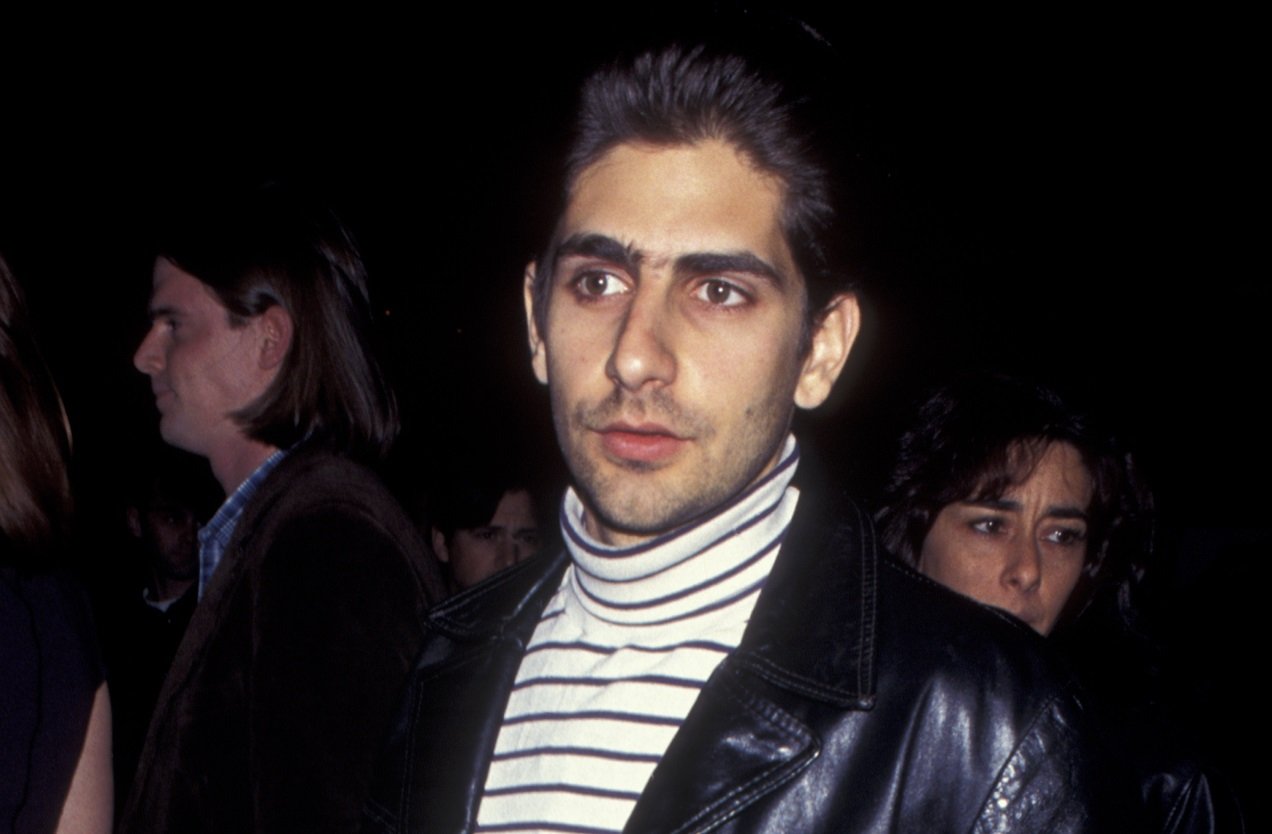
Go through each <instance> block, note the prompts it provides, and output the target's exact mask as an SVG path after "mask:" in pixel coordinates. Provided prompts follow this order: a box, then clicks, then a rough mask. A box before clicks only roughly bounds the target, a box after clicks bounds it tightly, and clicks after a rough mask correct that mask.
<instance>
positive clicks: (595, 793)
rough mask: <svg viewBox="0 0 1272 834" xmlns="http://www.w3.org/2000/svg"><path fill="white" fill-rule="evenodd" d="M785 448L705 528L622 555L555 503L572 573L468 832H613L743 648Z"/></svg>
mask: <svg viewBox="0 0 1272 834" xmlns="http://www.w3.org/2000/svg"><path fill="white" fill-rule="evenodd" d="M798 460H799V450H798V447H797V445H796V443H795V439H794V438H793V437H789V438H787V441H786V446H785V447H784V449H783V452H782V456H781V459H780V462H779V464H778V465H777V466H776V467H775V468H774V470H773V471H772V472H770V473H769V474H768V475H766V476H765V477H764V478H763V479H761V480H760V481H759V482H757V483H756V484H754V485H753V486H752V487H750V488H749V489H748V490H747V491H746V492H745V493H743V494H742V495H740V496H738V497H737V498H736V499H734V500H733V501H731V502H729V504H727V505H726V506H724V507H723V508H721V509H720V510H719V511H718V512H717V513H716V514H714V515H712V516H711V517H710V518H707V519H704V520H702V521H699V522H696V523H694V524H692V525H689V526H686V527H684V528H681V529H679V530H675V531H673V532H672V533H669V534H666V535H663V536H660V537H658V538H657V539H654V540H652V541H649V542H646V543H643V544H641V545H638V546H636V547H630V548H613V547H607V546H605V545H603V544H600V543H599V542H597V541H596V540H595V539H593V538H592V537H591V536H589V535H588V534H587V531H586V529H585V527H584V522H583V513H584V507H583V504H582V502H581V501H580V500H579V499H578V497H577V496H576V495H575V494H574V492H573V490H571V491H570V492H568V493H567V494H566V498H565V502H564V506H563V509H562V531H563V533H564V536H565V541H566V546H567V547H568V548H569V550H570V555H571V557H572V564H571V565H570V567H569V568H567V569H566V572H565V577H564V579H563V580H562V583H561V587H560V588H559V589H558V590H557V593H556V595H555V596H554V597H553V598H552V600H551V602H550V603H549V604H548V606H547V608H546V609H545V611H544V613H543V617H542V618H541V619H540V621H539V625H538V627H537V628H536V629H535V632H534V636H533V637H532V638H531V640H530V644H529V646H528V648H527V651H526V655H525V658H524V659H523V660H522V662H521V667H520V669H519V670H518V672H517V679H516V683H515V685H514V686H513V690H512V693H511V695H510V697H509V700H508V706H507V709H506V711H505V713H504V721H503V726H502V727H501V729H500V732H499V738H498V741H497V742H496V744H495V753H494V758H493V760H492V762H491V768H490V773H489V775H488V777H487V779H486V787H485V793H484V795H483V797H482V803H481V807H480V809H479V812H478V830H480V831H490V832H495V831H499V832H504V831H509V832H510V831H520V832H524V831H560V832H615V831H620V830H622V828H623V825H624V824H625V823H626V822H627V818H628V817H629V816H630V815H631V811H632V807H633V806H634V805H635V803H636V800H637V798H638V797H639V796H640V792H641V790H643V789H644V786H645V783H646V782H648V781H649V776H650V774H651V773H652V772H653V770H654V767H655V766H656V765H657V764H658V762H659V760H660V759H661V758H662V756H663V754H664V753H665V752H666V750H667V746H668V745H669V744H670V743H671V739H672V737H673V736H674V735H675V734H676V731H677V729H679V727H680V724H681V723H682V722H683V721H684V718H685V716H686V715H687V714H688V712H689V709H690V707H692V706H693V703H694V701H695V700H696V699H697V697H698V692H699V691H700V690H701V688H702V685H703V683H705V682H706V680H707V678H708V677H710V675H711V673H712V672H713V671H714V670H715V668H716V666H717V665H719V663H720V661H721V660H723V659H724V657H725V655H727V654H728V653H729V652H730V651H731V650H732V649H734V648H735V647H736V646H737V645H738V643H739V641H740V640H741V639H742V632H743V631H744V630H745V628H746V624H747V622H748V620H749V618H750V616H751V611H752V610H753V609H754V607H755V602H756V599H757V598H758V597H759V593H760V590H761V588H762V587H763V585H764V581H765V579H767V577H768V574H769V571H770V569H771V568H772V566H773V560H774V559H775V558H776V556H777V552H778V549H779V548H780V546H781V543H782V540H783V538H784V536H785V534H786V528H787V526H788V525H789V524H790V519H791V516H792V515H793V514H794V512H795V504H796V501H797V500H798V497H799V493H798V491H797V490H796V489H795V488H794V487H793V486H791V485H790V481H791V478H792V476H793V475H794V473H795V466H796V464H797V462H798Z"/></svg>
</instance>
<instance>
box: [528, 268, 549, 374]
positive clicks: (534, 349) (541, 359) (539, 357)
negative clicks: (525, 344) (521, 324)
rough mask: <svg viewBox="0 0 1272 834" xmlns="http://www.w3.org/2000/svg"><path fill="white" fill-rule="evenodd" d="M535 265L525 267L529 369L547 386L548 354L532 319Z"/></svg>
mask: <svg viewBox="0 0 1272 834" xmlns="http://www.w3.org/2000/svg"><path fill="white" fill-rule="evenodd" d="M536 269H537V265H536V264H535V262H534V261H531V262H530V264H529V265H528V266H527V267H526V280H525V287H524V292H525V302H526V330H527V332H528V333H529V335H530V367H532V368H534V375H535V378H536V379H538V380H539V382H542V383H543V384H544V385H547V384H548V354H547V348H545V347H544V344H543V338H542V337H541V336H540V335H539V325H538V324H537V323H536V322H535V317H534V276H535V270H536Z"/></svg>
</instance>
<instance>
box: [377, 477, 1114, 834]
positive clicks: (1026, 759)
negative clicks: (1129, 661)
mask: <svg viewBox="0 0 1272 834" xmlns="http://www.w3.org/2000/svg"><path fill="white" fill-rule="evenodd" d="M567 563H568V559H567V557H566V556H565V555H564V554H557V555H556V556H555V557H540V558H539V559H537V560H533V561H530V562H526V563H523V564H522V565H519V566H518V567H517V568H514V569H513V570H511V571H508V572H505V573H503V574H499V575H497V576H496V577H495V578H493V579H492V580H491V581H488V582H487V583H485V584H482V585H479V586H477V587H475V588H472V589H470V590H469V591H468V592H466V593H464V594H461V595H460V596H457V597H455V598H453V599H452V600H450V601H448V602H446V603H443V604H442V605H441V606H439V607H438V608H436V609H434V611H433V612H432V615H431V617H430V619H429V625H428V629H429V630H428V633H427V634H426V636H425V642H424V649H423V651H422V653H421V655H420V657H419V659H418V661H417V663H416V667H415V670H414V673H413V675H412V679H411V685H410V687H409V692H408V693H407V698H406V702H405V704H404V708H403V710H402V712H401V714H400V716H399V720H398V723H397V726H396V728H395V731H394V734H393V737H392V739H391V742H390V744H389V747H388V749H387V751H386V754H385V756H384V758H383V759H382V763H381V768H380V772H379V773H378V774H377V776H376V777H375V778H374V780H373V788H372V794H371V795H372V799H371V801H370V802H369V803H368V805H367V806H366V814H365V817H364V820H363V824H364V827H365V829H366V830H368V831H377V832H429V833H430V834H432V832H466V831H471V830H472V829H473V828H474V825H475V820H476V816H477V808H478V805H479V803H480V801H481V796H482V788H483V785H484V782H485V778H486V772H487V768H488V766H489V763H490V756H491V751H492V749H493V748H494V744H495V738H496V736H497V734H498V732H499V727H500V722H501V719H502V716H503V711H504V705H505V703H506V701H507V698H508V694H509V690H510V688H511V686H512V684H513V680H514V678H515V677H516V674H517V668H518V666H519V665H520V662H521V658H522V655H523V653H524V651H525V645H526V643H527V641H528V640H529V639H530V636H531V634H532V632H533V631H534V628H535V625H536V624H537V623H538V620H539V615H540V613H541V611H542V610H543V608H544V606H545V605H546V603H547V601H548V599H549V597H550V596H551V595H552V594H553V592H554V591H555V590H556V589H557V587H558V585H559V584H560V580H561V575H562V571H563V570H564V569H565V567H566V565H567ZM1040 646H1041V640H1040V638H1038V637H1037V635H1035V634H1034V633H1033V632H1032V631H1030V630H1029V629H1028V628H1026V627H1024V626H1022V625H1020V624H1018V623H1016V622H1015V621H1014V620H1011V619H1010V618H1009V617H1007V616H1006V615H997V614H995V613H993V612H991V611H989V610H987V609H984V608H982V607H980V606H976V605H974V604H972V603H969V602H968V601H966V600H963V599H961V598H958V597H956V596H955V595H953V594H951V593H949V592H947V591H945V590H944V589H942V588H940V587H938V586H937V585H935V584H934V583H932V582H930V581H928V580H926V579H924V578H923V577H920V576H918V575H917V574H915V573H913V572H911V571H910V570H908V569H907V568H905V567H903V566H901V565H900V564H897V563H896V562H894V560H891V559H880V557H879V554H878V552H877V549H876V544H875V538H874V531H873V527H872V525H871V522H870V520H869V518H868V517H866V516H865V515H864V514H863V513H861V512H860V511H859V510H858V509H857V508H856V507H855V506H854V505H852V504H851V502H847V501H844V502H842V503H838V504H837V505H836V506H834V507H821V508H819V507H816V506H814V501H813V500H812V499H811V498H810V497H809V496H807V495H804V496H801V498H800V502H799V507H798V509H797V511H796V515H795V519H794V521H793V522H792V525H791V529H790V532H789V534H788V537H787V539H786V541H785V543H784V544H783V545H782V549H781V552H780V554H779V556H778V559H777V561H776V564H775V565H774V567H773V571H772V574H771V575H770V577H769V579H768V582H767V584H766V585H765V588H764V591H763V593H762V595H761V597H760V599H759V602H758V603H757V605H756V608H755V611H754V613H753V615H752V619H751V622H750V624H749V626H748V628H747V630H746V633H745V635H744V637H743V640H742V643H741V645H740V646H739V647H738V648H737V649H736V650H735V651H734V652H733V653H732V654H731V655H730V656H729V657H728V658H726V659H725V660H724V661H723V662H722V663H721V664H720V666H719V667H718V668H717V670H716V672H715V674H714V675H713V676H712V677H711V679H710V680H709V681H708V682H707V684H706V685H705V686H704V688H703V689H702V692H701V694H700V695H699V697H698V700H697V702H696V703H695V704H694V707H693V709H692V711H691V712H690V713H689V716H688V717H687V718H686V719H685V723H684V724H683V725H682V727H681V729H680V730H679V732H678V733H677V735H676V736H675V738H674V739H673V740H672V743H671V746H670V747H669V748H668V750H667V753H666V755H665V756H664V757H663V760H662V762H661V763H660V764H659V765H658V767H657V768H656V769H655V771H654V773H653V776H652V777H651V778H650V781H649V784H648V785H647V786H646V788H645V790H644V792H643V794H642V795H641V798H640V800H639V801H638V802H637V803H636V807H635V809H634V811H633V813H632V816H631V818H630V820H629V822H628V825H627V829H626V830H627V831H632V832H672V831H674V832H689V831H727V832H751V831H763V832H821V831H842V832H858V833H860V832H884V831H889V832H891V831H906V832H910V831H913V832H946V831H950V832H991V831H993V832H1030V834H1034V833H1035V832H1053V831H1055V832H1071V831H1093V830H1103V827H1102V824H1101V825H1099V826H1098V825H1097V821H1102V820H1103V817H1102V815H1101V812H1099V811H1097V810H1095V805H1094V804H1093V803H1094V802H1095V799H1094V796H1093V785H1094V784H1095V781H1094V780H1096V779H1097V776H1096V774H1095V773H1094V765H1095V762H1094V761H1093V760H1092V759H1091V758H1090V756H1089V754H1088V753H1087V750H1086V738H1085V736H1084V733H1083V730H1082V729H1081V727H1082V724H1083V722H1084V720H1085V718H1084V716H1083V714H1082V710H1081V708H1080V706H1079V704H1078V702H1077V701H1076V700H1075V699H1074V697H1073V696H1072V695H1071V694H1070V693H1069V692H1068V691H1067V689H1066V688H1065V687H1064V686H1063V685H1062V684H1061V683H1060V682H1059V677H1058V676H1057V674H1056V673H1055V672H1054V671H1053V670H1052V668H1051V666H1050V664H1049V662H1048V661H1047V660H1046V659H1045V657H1044V655H1043V654H1042V653H1041V652H1040V651H1039V649H1040Z"/></svg>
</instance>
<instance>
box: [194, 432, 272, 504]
mask: <svg viewBox="0 0 1272 834" xmlns="http://www.w3.org/2000/svg"><path fill="white" fill-rule="evenodd" d="M239 440H240V442H239V443H236V444H235V445H234V448H232V449H225V450H223V451H222V452H221V453H219V454H214V455H210V456H209V457H208V463H210V464H211V465H212V475H213V476H214V477H215V478H216V480H217V483H219V484H220V485H221V489H223V490H225V494H226V495H233V494H234V490H236V489H238V487H239V484H241V483H243V482H244V481H246V480H247V478H248V476H249V475H251V474H252V473H253V472H255V471H256V469H257V467H259V466H260V465H261V464H262V463H264V462H265V459H266V458H268V457H269V456H270V455H272V454H274V453H275V452H277V451H278V447H277V446H272V445H270V444H268V443H262V442H260V441H259V440H252V439H251V438H247V437H241V438H239Z"/></svg>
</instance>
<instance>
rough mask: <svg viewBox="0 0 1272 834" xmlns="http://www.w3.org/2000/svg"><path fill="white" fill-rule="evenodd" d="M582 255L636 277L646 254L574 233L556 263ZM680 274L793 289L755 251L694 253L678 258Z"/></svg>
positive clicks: (612, 241)
mask: <svg viewBox="0 0 1272 834" xmlns="http://www.w3.org/2000/svg"><path fill="white" fill-rule="evenodd" d="M571 255H573V256H581V257H586V258H600V259H602V260H606V261H609V262H610V263H613V264H617V265H618V266H621V267H622V268H623V269H625V270H627V271H628V272H630V273H632V274H637V273H639V271H640V265H641V263H642V262H643V261H644V258H645V255H644V253H643V252H641V251H640V250H638V249H635V248H634V247H632V246H631V245H630V244H624V243H621V242H619V241H617V240H615V239H614V238H612V237H609V236H608V235H602V234H597V233H595V232H591V233H583V234H574V235H571V236H570V237H568V238H566V239H565V240H563V241H561V243H560V244H559V245H558V246H557V248H556V260H555V261H554V263H553V269H554V271H555V268H556V263H557V262H559V261H560V259H561V258H562V257H568V256H571ZM676 271H677V272H681V273H686V274H689V275H706V274H710V273H715V272H719V273H728V272H735V273H744V274H747V275H756V276H759V277H760V278H764V279H765V280H767V281H769V282H771V283H772V284H773V285H774V286H776V287H777V288H778V289H785V288H786V287H787V286H789V281H788V280H787V277H786V276H785V275H783V274H782V273H781V272H780V271H779V270H778V269H777V268H776V267H774V266H773V265H772V264H770V263H768V262H767V261H765V260H764V259H762V258H760V257H759V256H757V255H756V254H754V253H753V252H690V253H688V254H686V255H681V256H680V257H678V258H676Z"/></svg>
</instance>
